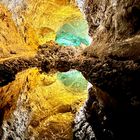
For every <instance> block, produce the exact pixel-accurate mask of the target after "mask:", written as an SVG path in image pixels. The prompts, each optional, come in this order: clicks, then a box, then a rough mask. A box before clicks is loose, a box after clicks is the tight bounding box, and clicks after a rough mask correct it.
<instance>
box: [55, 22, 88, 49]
mask: <svg viewBox="0 0 140 140" xmlns="http://www.w3.org/2000/svg"><path fill="white" fill-rule="evenodd" d="M55 41H56V42H57V43H58V44H59V45H63V46H73V47H78V46H80V45H81V44H85V45H86V46H88V45H89V44H90V37H89V36H88V25H87V22H86V21H85V20H74V21H70V22H68V23H66V24H64V25H63V26H62V27H61V28H60V30H59V31H58V32H57V35H56V39H55Z"/></svg>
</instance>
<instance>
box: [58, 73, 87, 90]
mask: <svg viewBox="0 0 140 140" xmlns="http://www.w3.org/2000/svg"><path fill="white" fill-rule="evenodd" d="M57 77H58V79H59V80H60V81H61V82H62V83H63V84H64V85H65V86H66V87H67V88H69V89H70V90H73V91H77V92H83V91H85V90H86V89H87V81H86V80H85V78H84V77H83V75H82V74H81V72H79V71H77V70H71V71H69V72H63V73H58V75H57Z"/></svg>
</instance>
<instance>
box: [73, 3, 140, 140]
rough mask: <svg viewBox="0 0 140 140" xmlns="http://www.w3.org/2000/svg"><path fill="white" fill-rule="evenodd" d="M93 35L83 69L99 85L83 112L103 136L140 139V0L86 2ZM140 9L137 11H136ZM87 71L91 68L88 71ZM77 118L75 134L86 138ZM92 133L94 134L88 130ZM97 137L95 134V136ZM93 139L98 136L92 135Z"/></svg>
mask: <svg viewBox="0 0 140 140" xmlns="http://www.w3.org/2000/svg"><path fill="white" fill-rule="evenodd" d="M85 5H86V6H85V15H86V17H87V21H88V24H89V27H90V29H89V33H90V35H91V36H93V40H94V41H93V43H92V45H91V46H90V48H87V49H86V50H85V51H84V55H85V56H86V57H87V59H85V62H84V63H83V64H81V66H80V67H79V70H80V71H82V72H83V75H84V76H85V77H86V79H87V80H88V81H90V82H91V83H92V85H93V87H92V88H91V89H90V92H89V98H88V100H87V104H85V106H84V108H85V109H84V111H83V112H82V114H84V115H86V114H87V113H88V114H89V118H86V121H85V122H88V123H89V124H90V126H91V127H92V130H93V132H94V134H95V138H96V139H98V140H106V139H108V140H123V139H128V140H129V139H139V132H140V131H139V129H140V128H139V126H140V120H139V117H140V116H139V114H140V95H139V83H140V81H139V79H140V63H139V60H140V58H139V52H140V49H139V48H140V35H139V31H140V28H139V23H140V16H139V14H138V13H139V11H140V3H139V1H138V0H135V1H134V0H129V1H125V0H120V1H117V0H115V1H111V0H101V1H96V0H95V1H93V0H89V1H87V3H85ZM136 11H137V12H136ZM84 71H85V72H84ZM79 118H81V119H82V116H80V115H79V114H77V116H76V119H75V127H74V133H76V134H75V135H74V136H75V137H74V138H75V139H79V140H83V139H84V138H83V137H80V132H81V131H86V129H84V130H83V128H84V126H85V125H84V124H83V125H81V126H80V127H81V129H78V131H77V128H79V124H80V123H82V120H81V122H79V123H78V124H77V120H79ZM85 135H86V136H87V137H88V134H87V133H86V134H85ZM95 138H94V139H95ZM91 139H92V138H91Z"/></svg>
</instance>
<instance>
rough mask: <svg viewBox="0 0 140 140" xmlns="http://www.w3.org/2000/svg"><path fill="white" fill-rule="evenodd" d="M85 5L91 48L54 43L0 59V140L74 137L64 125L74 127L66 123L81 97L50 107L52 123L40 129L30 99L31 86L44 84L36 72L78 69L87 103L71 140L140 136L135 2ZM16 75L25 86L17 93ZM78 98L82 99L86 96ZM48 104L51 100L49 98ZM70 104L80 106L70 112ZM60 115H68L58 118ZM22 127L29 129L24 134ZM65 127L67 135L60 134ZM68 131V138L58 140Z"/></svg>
mask: <svg viewBox="0 0 140 140" xmlns="http://www.w3.org/2000/svg"><path fill="white" fill-rule="evenodd" d="M84 2H85V3H83V4H84V5H83V6H82V8H83V11H84V12H85V17H86V19H87V21H88V24H89V34H90V36H91V37H92V38H93V42H92V44H91V46H90V47H88V48H86V49H85V50H82V49H78V48H71V47H62V46H61V47H60V46H59V45H58V44H56V43H54V42H49V43H48V44H47V43H45V44H44V45H40V46H39V47H38V48H37V51H36V52H35V53H33V54H32V55H29V56H28V57H24V56H20V57H19V56H18V57H12V58H7V59H2V60H1V61H0V76H1V77H0V78H1V79H0V85H1V86H3V87H2V88H1V89H0V93H1V95H0V98H1V99H2V102H1V104H0V108H1V111H0V114H1V116H2V117H1V119H0V125H2V127H1V130H0V134H1V136H2V138H3V139H6V138H7V139H17V138H19V139H29V138H35V139H37V137H38V139H55V138H58V139H72V132H70V131H71V128H70V127H68V129H66V127H67V126H69V125H72V124H71V123H69V122H72V121H68V123H66V122H67V120H72V118H73V116H74V113H73V112H76V111H77V109H78V108H79V106H80V105H81V102H82V101H83V100H82V101H81V99H80V98H79V96H78V101H79V102H76V101H77V100H74V99H73V102H72V104H68V103H67V104H64V103H63V102H62V103H63V105H62V106H61V105H60V106H59V107H58V108H57V109H56V112H57V113H58V114H55V113H56V112H55V111H54V112H53V109H55V107H56V106H57V105H58V104H57V105H56V106H55V107H54V108H53V107H52V108H53V109H52V110H51V111H52V112H53V113H54V114H53V113H52V114H51V115H52V116H53V115H55V117H52V116H51V115H50V114H49V115H48V116H49V117H50V118H49V119H50V120H51V121H49V120H48V119H47V120H45V119H44V120H43V121H42V122H41V125H43V129H39V127H38V126H41V125H39V123H40V119H39V117H38V116H37V115H35V117H37V118H36V119H33V120H32V121H33V122H32V121H30V119H31V115H32V113H33V111H32V110H35V108H36V107H35V104H36V101H37V100H36V99H34V98H33V97H32V96H31V93H32V94H33V93H34V92H35V91H34V89H33V88H34V87H36V86H37V85H38V82H39V85H42V82H40V80H39V79H34V78H35V77H36V76H35V75H36V73H37V74H38V75H39V72H46V73H49V72H51V73H52V72H54V71H61V72H64V71H68V70H70V69H77V70H79V71H80V72H81V73H82V74H83V76H84V77H85V78H86V79H87V81H89V82H90V83H91V84H92V85H90V87H89V89H88V99H87V101H86V102H85V104H84V105H83V107H82V108H81V110H80V111H79V112H78V113H77V115H76V118H75V121H74V124H73V125H74V129H73V139H75V140H92V139H95V140H124V139H127V140H129V139H139V138H140V137H139V130H140V128H139V127H140V120H139V118H140V115H139V114H140V95H139V83H140V57H139V55H140V35H139V33H140V27H139V24H140V3H139V0H129V1H125V0H120V1H117V0H100V1H97V0H94V1H93V0H87V1H84ZM32 67H34V68H38V69H39V72H37V70H33V71H32V70H31V69H29V68H32ZM25 69H29V70H26V72H27V73H26V72H25V71H23V70H25ZM30 70H31V71H30ZM19 72H21V73H19ZM24 72H25V73H24ZM17 73H19V74H18V76H19V77H18V76H17V77H16V80H17V81H19V82H22V85H23V86H22V87H21V88H19V89H20V90H17V91H18V93H17V91H16V90H15V91H13V89H11V87H13V86H15V85H16V84H17V83H16V80H15V76H16V74H17ZM23 73H24V74H25V75H26V74H27V75H26V76H25V79H24V80H23V79H22V78H21V77H22V76H23V75H24V74H23ZM20 74H21V77H20ZM28 74H29V75H33V77H34V78H33V79H34V81H38V82H33V83H32V82H31V81H32V76H28ZM14 80H15V81H14ZM22 80H23V81H22ZM12 81H13V82H12ZM43 81H44V80H43ZM10 82H12V83H10ZM7 84H8V85H7ZM34 84H35V85H34ZM12 85H13V86H12ZM32 85H33V86H32ZM15 87H17V86H15ZM41 88H43V87H40V88H39V89H40V90H41ZM35 89H36V88H35ZM30 90H31V91H30ZM36 90H37V89H36ZM37 91H38V90H37ZM3 93H6V94H3ZM14 93H16V94H17V96H16V94H14ZM35 93H36V92H35ZM43 95H44V94H43ZM10 96H11V97H10ZM35 96H38V94H37V95H35ZM64 96H65V95H64ZM9 97H10V98H9ZM66 97H67V96H66ZM69 97H71V96H69ZM82 97H83V98H84V96H82ZM46 98H47V97H46ZM48 98H49V95H48ZM83 98H82V99H83ZM33 99H34V100H33ZM40 99H41V98H40ZM65 99H66V98H65ZM51 100H52V101H53V98H51ZM51 100H50V102H51ZM57 100H60V98H59V97H58V98H57V99H56V100H55V102H57ZM32 101H33V103H32ZM42 101H43V100H42ZM61 101H62V100H61ZM50 104H51V103H50ZM50 104H47V105H50ZM73 104H74V105H75V104H76V106H78V107H75V108H73ZM28 105H29V106H28ZM32 105H33V107H32ZM39 105H40V104H39ZM41 107H42V106H41ZM41 107H39V108H41ZM44 108H45V107H44ZM11 112H14V113H11ZM62 112H63V113H66V114H61V113H62ZM35 113H37V111H35ZM46 113H47V111H46ZM59 113H60V114H59ZM10 114H12V115H11V117H10V119H11V120H10V121H9V120H8V119H7V117H9V116H10ZM15 114H16V115H15ZM40 114H42V113H40ZM14 115H15V116H14ZM59 115H61V119H64V120H65V121H64V122H65V123H64V124H65V125H64V126H63V127H61V128H62V131H58V130H59V129H58V128H59V127H60V126H61V125H62V123H63V121H62V120H61V119H58V118H59V117H60V116H59ZM48 116H47V117H48ZM68 116H70V117H68ZM41 119H43V118H41ZM56 120H57V121H58V120H59V122H61V123H57V125H56V127H54V125H53V123H55V124H56V122H57V121H56ZM9 122H10V123H9ZM11 122H12V123H11ZM43 123H44V124H43ZM48 123H49V124H48ZM50 123H51V124H50ZM29 124H30V125H29ZM16 125H17V126H16ZM28 126H29V127H28ZM44 127H46V129H44ZM2 128H3V130H2ZM26 128H28V130H27V131H25V129H26ZM33 128H34V129H33ZM35 128H36V129H35ZM65 129H66V132H64V130H65ZM33 130H34V131H33ZM49 130H50V131H49ZM52 130H53V131H52ZM55 130H56V131H55ZM42 133H45V134H44V135H43V134H42ZM54 133H55V135H54ZM67 133H68V135H67V136H62V137H61V136H60V135H62V134H67ZM69 133H70V134H69ZM42 136H44V137H42Z"/></svg>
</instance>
